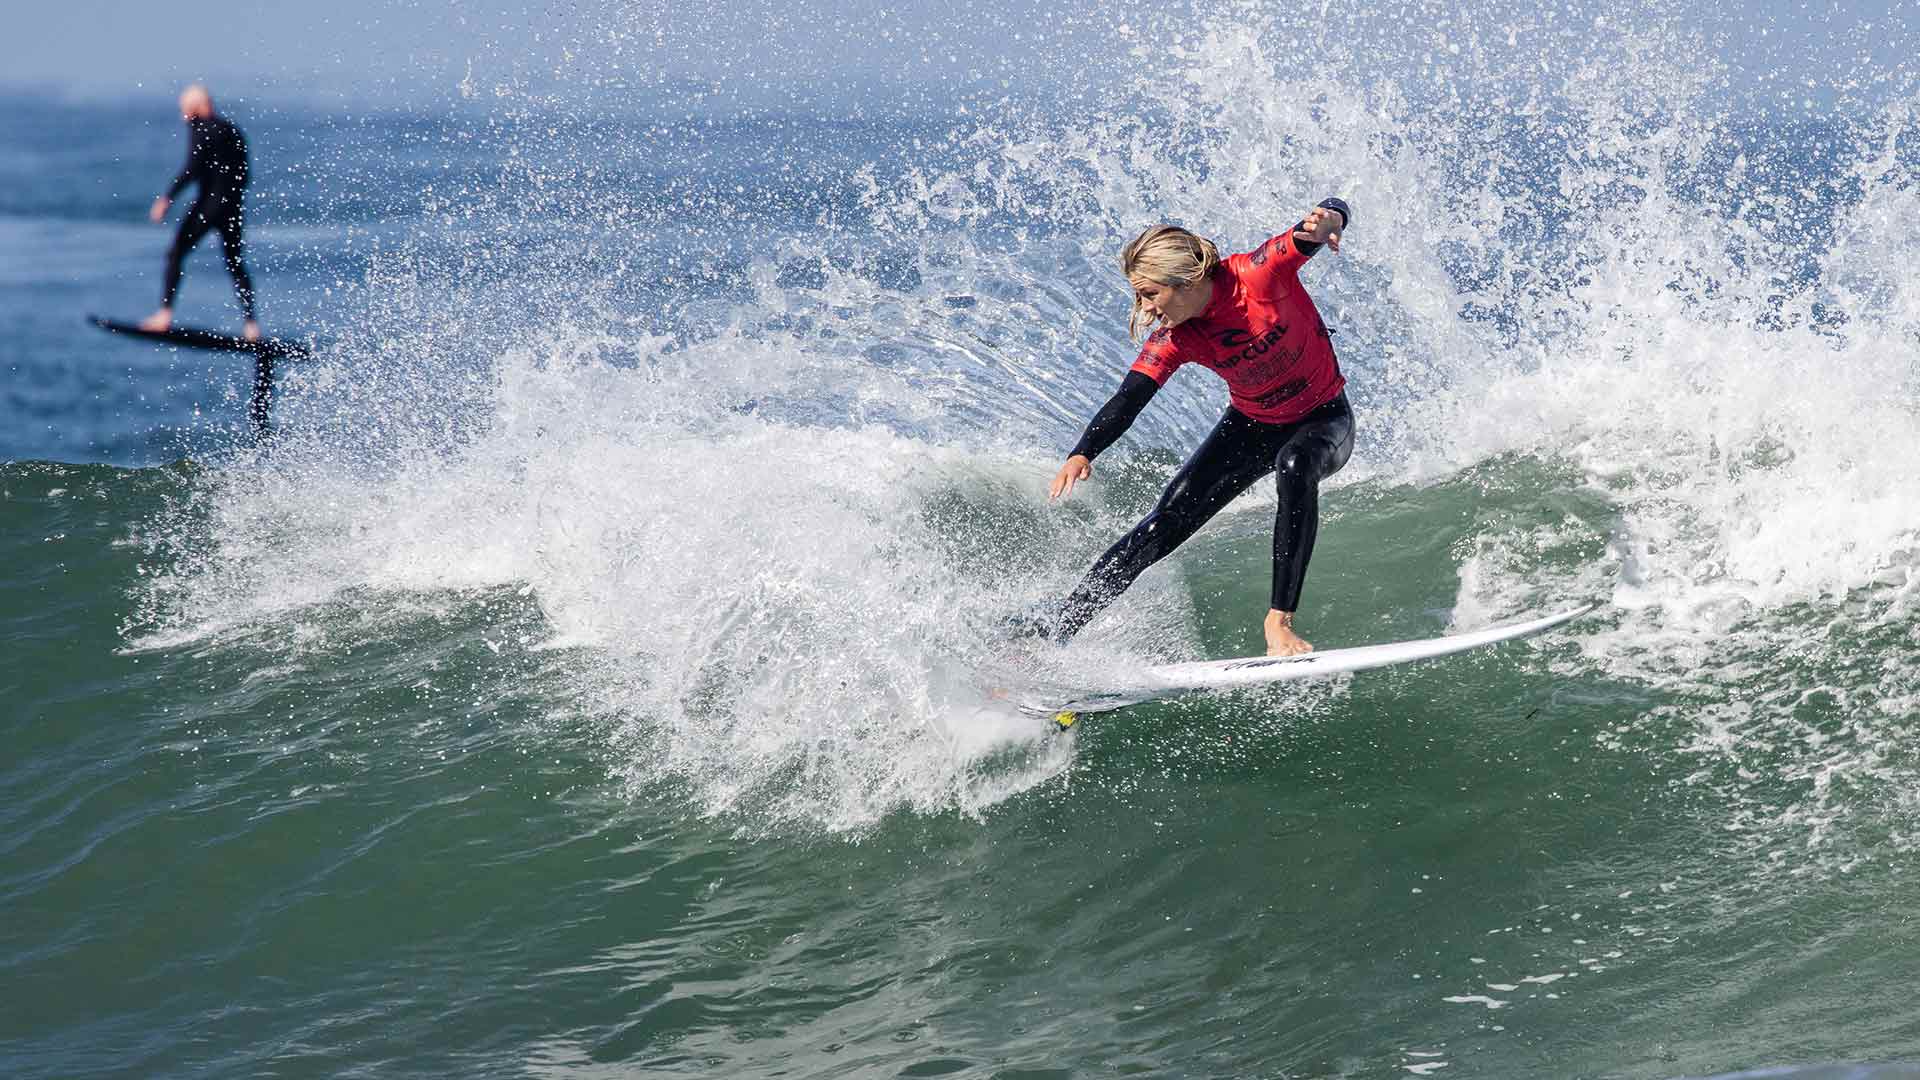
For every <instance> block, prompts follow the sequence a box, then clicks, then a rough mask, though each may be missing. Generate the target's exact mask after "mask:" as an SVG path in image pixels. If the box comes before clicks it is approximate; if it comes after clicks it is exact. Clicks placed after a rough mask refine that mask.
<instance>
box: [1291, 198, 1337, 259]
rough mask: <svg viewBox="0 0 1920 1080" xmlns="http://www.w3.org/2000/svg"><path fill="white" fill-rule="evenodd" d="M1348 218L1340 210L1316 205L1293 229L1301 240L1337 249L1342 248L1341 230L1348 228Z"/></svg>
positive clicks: (1294, 233)
mask: <svg viewBox="0 0 1920 1080" xmlns="http://www.w3.org/2000/svg"><path fill="white" fill-rule="evenodd" d="M1346 225H1347V219H1346V218H1344V217H1341V216H1340V211H1338V210H1329V209H1327V208H1326V207H1324V206H1316V207H1314V208H1313V212H1312V213H1310V214H1308V215H1307V216H1306V219H1305V220H1303V221H1302V222H1300V227H1299V228H1297V229H1295V230H1293V235H1294V236H1295V237H1297V238H1298V239H1301V240H1310V241H1312V242H1313V243H1316V244H1325V245H1327V246H1328V247H1329V248H1332V249H1333V250H1335V251H1339V250H1340V230H1341V229H1343V228H1346Z"/></svg>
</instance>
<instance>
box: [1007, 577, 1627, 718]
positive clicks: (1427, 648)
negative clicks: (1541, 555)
mask: <svg viewBox="0 0 1920 1080" xmlns="http://www.w3.org/2000/svg"><path fill="white" fill-rule="evenodd" d="M1599 606H1600V605H1599V604H1583V605H1581V606H1579V607H1575V608H1569V609H1567V610H1565V611H1561V612H1557V613H1555V614H1552V615H1545V616H1542V617H1540V618H1537V619H1527V620H1524V621H1521V622H1512V623H1505V624H1502V625H1500V626H1489V627H1486V628H1484V629H1481V630H1470V631H1468V632H1466V633H1464V634H1448V635H1445V636H1443V637H1436V638H1422V639H1418V640H1413V641H1395V642H1387V643H1383V644H1377V645H1357V646H1353V647H1351V648H1345V649H1326V650H1317V651H1315V652H1310V653H1301V654H1299V655H1297V656H1243V657H1235V658H1231V659H1226V660H1196V661H1191V662H1188V663H1182V664H1159V665H1155V666H1153V667H1149V668H1146V669H1145V670H1143V671H1142V672H1141V673H1140V679H1139V681H1138V682H1137V683H1134V684H1133V685H1130V686H1127V687H1124V688H1116V689H1114V690H1110V691H1095V692H1084V691H1083V692H1081V693H1080V695H1079V696H1075V697H1071V698H1068V699H1066V700H1060V699H1054V700H1044V699H1042V698H1041V697H1039V696H1037V695H1036V696H1032V697H1029V698H1027V699H1025V700H1023V701H1022V702H1021V705H1020V707H1021V709H1022V710H1023V711H1025V712H1028V713H1030V714H1033V715H1036V716H1046V717H1050V718H1052V720H1053V722H1054V723H1055V725H1057V726H1058V727H1060V728H1061V729H1063V730H1064V729H1066V728H1068V727H1071V726H1072V725H1073V723H1074V722H1075V721H1076V720H1078V719H1079V718H1080V717H1081V716H1083V715H1086V714H1088V713H1099V712H1111V711H1112V710H1114V709H1123V708H1126V707H1127V706H1129V705H1139V704H1142V703H1145V702H1148V701H1159V700H1162V699H1164V698H1169V697H1175V696H1178V695H1181V694H1188V693H1197V692H1201V691H1206V690H1230V689H1233V688H1236V687H1244V686H1263V685H1266V684H1269V683H1280V682H1294V681H1296V680H1300V679H1312V678H1323V677H1326V676H1329V675H1339V674H1344V673H1346V672H1351V671H1366V670H1369V669H1371V668H1379V667H1387V666H1389V665H1392V664H1404V663H1410V662H1412V661H1416V660H1432V659H1436V658H1438V657H1442V656H1451V655H1453V654H1455V653H1461V652H1466V651H1467V650H1469V649H1478V648H1482V647H1484V646H1488V645H1497V644H1499V643H1500V642H1503V641H1514V640H1517V639H1519V638H1524V637H1532V636H1533V635H1535V634H1541V633H1545V632H1546V631H1548V630H1552V629H1553V628H1555V627H1557V626H1563V625H1565V624H1566V623H1569V622H1572V621H1573V620H1575V619H1577V618H1579V617H1580V616H1582V615H1585V614H1587V613H1588V612H1591V611H1593V610H1594V609H1596V608H1598V607H1599ZM1062 717H1066V718H1067V719H1065V720H1062V719H1061V718H1062Z"/></svg>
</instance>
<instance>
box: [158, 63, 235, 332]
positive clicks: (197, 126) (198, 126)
mask: <svg viewBox="0 0 1920 1080" xmlns="http://www.w3.org/2000/svg"><path fill="white" fill-rule="evenodd" d="M180 118H181V119H182V120H185V121H186V122H187V132H188V134H187V163H186V165H185V166H183V167H182V168H181V169H180V174H179V175H178V176H176V177H174V178H173V184H172V186H170V187H168V188H167V193H166V194H165V195H162V196H160V197H159V198H157V199H155V200H153V208H152V209H151V210H149V211H148V212H147V216H148V217H149V218H151V219H152V220H153V221H154V223H155V224H158V223H160V222H162V221H165V220H166V219H167V208H168V207H170V206H172V205H173V200H174V197H175V196H177V195H179V194H180V192H181V191H183V190H184V189H185V188H186V187H187V185H189V184H194V183H198V184H199V185H200V191H199V194H198V195H197V196H196V197H195V198H194V200H193V206H192V207H191V208H189V209H188V210H187V212H186V214H185V215H184V216H182V217H181V219H180V231H179V232H177V233H175V234H174V236H173V246H172V247H170V248H168V249H167V269H166V278H165V283H164V284H163V285H162V286H161V290H160V310H159V311H156V312H154V313H153V314H151V315H149V316H147V317H146V318H144V319H142V320H140V329H142V330H150V331H152V332H154V333H165V332H166V331H167V330H168V329H170V328H171V327H172V326H173V301H174V298H175V297H176V296H178V295H179V294H180V276H181V272H182V267H183V264H184V263H185V262H186V258H187V253H188V252H190V251H192V250H193V246H194V245H195V244H198V243H199V242H200V240H201V238H203V237H205V236H206V235H207V234H208V233H209V232H218V233H219V234H220V248H221V254H222V255H223V256H224V257H225V259H226V263H227V273H228V274H229V275H231V276H232V277H233V291H234V292H235V293H237V294H238V295H239V297H240V310H241V312H242V313H243V314H244V315H245V316H246V320H247V321H246V327H245V329H243V330H242V331H241V336H243V337H245V338H246V339H247V340H248V341H259V340H260V324H259V322H257V321H256V320H255V319H254V314H253V278H252V277H250V276H249V275H248V274H247V264H246V262H245V261H244V256H245V254H246V247H245V240H244V239H243V238H242V236H241V228H242V225H243V224H244V223H243V221H242V210H243V204H244V203H245V201H246V194H247V140H246V138H245V137H244V136H242V135H241V134H240V129H239V128H237V127H235V126H234V125H233V122H232V121H230V120H228V119H227V118H226V117H224V116H221V115H220V114H219V113H216V112H214V111H213V96H212V95H211V94H209V93H207V88H206V87H204V86H201V85H199V84H197V83H196V84H195V85H193V86H189V87H187V88H186V89H185V90H182V91H181V92H180Z"/></svg>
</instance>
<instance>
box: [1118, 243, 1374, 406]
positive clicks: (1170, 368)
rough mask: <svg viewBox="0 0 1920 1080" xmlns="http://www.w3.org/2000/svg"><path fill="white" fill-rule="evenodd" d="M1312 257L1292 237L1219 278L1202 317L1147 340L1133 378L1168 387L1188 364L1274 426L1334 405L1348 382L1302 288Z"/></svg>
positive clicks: (1237, 258) (1234, 258)
mask: <svg viewBox="0 0 1920 1080" xmlns="http://www.w3.org/2000/svg"><path fill="white" fill-rule="evenodd" d="M1306 261H1307V256H1306V255H1304V254H1301V252H1300V249H1299V247H1298V246H1296V245H1295V244H1294V242H1293V230H1291V229H1289V230H1287V231H1286V232H1284V233H1281V234H1280V235H1279V236H1276V237H1274V238H1273V239H1271V240H1268V241H1267V242H1266V243H1264V244H1261V245H1260V246H1259V247H1257V248H1255V249H1254V250H1252V251H1249V252H1247V253H1246V254H1243V255H1229V256H1227V257H1226V259H1224V260H1222V262H1221V264H1220V268H1219V269H1218V270H1215V271H1214V272H1213V299H1212V300H1211V301H1209V302H1208V303H1207V309H1206V310H1205V311H1202V312H1201V313H1200V314H1198V315H1196V316H1194V317H1193V318H1191V319H1188V320H1187V321H1186V322H1183V323H1181V324H1180V325H1179V326H1176V327H1173V328H1172V329H1168V328H1167V327H1164V326H1163V327H1161V328H1160V329H1158V330H1155V331H1154V332H1153V334H1152V336H1150V337H1148V338H1147V343H1146V344H1145V345H1144V346H1142V347H1141V349H1140V358H1139V359H1137V360H1135V361H1134V362H1133V370H1135V371H1137V372H1139V373H1140V374H1142V375H1145V376H1147V377H1148V378H1150V379H1152V380H1153V381H1154V382H1156V383H1159V384H1160V385H1162V386H1165V385H1166V382H1167V379H1168V377H1169V376H1171V375H1172V374H1173V373H1174V372H1175V371H1177V370H1179V368H1180V365H1182V364H1199V365H1201V366H1202V367H1205V368H1208V369H1210V370H1212V371H1213V372H1214V373H1215V374H1217V375H1219V376H1220V377H1221V378H1222V379H1225V380H1226V381H1227V390H1228V393H1229V394H1230V395H1231V397H1232V401H1233V407H1234V408H1236V409H1239V410H1240V411H1241V412H1243V413H1245V414H1247V416H1249V417H1251V418H1252V419H1255V420H1258V421H1260V422H1262V423H1267V424H1288V423H1292V422H1293V421H1295V420H1298V419H1300V418H1301V417H1303V416H1305V415H1307V414H1308V413H1310V412H1312V411H1313V410H1314V409H1316V408H1318V407H1320V406H1321V405H1324V404H1326V403H1327V402H1329V401H1332V400H1333V399H1334V397H1335V396H1336V395H1338V394H1339V393H1340V391H1341V389H1342V388H1343V387H1345V386H1346V385H1347V380H1346V378H1345V377H1344V376H1342V375H1341V374H1340V363H1339V361H1338V360H1336V359H1334V355H1333V343H1332V342H1331V341H1329V340H1328V338H1327V328H1326V324H1324V323H1322V322H1321V321H1320V312H1319V311H1318V310H1316V309H1315V308H1314V306H1313V300H1312V298H1310V297H1308V296H1307V290H1306V289H1305V288H1304V287H1302V286H1301V284H1300V266H1301V264H1302V263H1304V262H1306Z"/></svg>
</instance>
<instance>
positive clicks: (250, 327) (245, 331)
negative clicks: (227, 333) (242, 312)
mask: <svg viewBox="0 0 1920 1080" xmlns="http://www.w3.org/2000/svg"><path fill="white" fill-rule="evenodd" d="M240 336H241V337H243V338H246V339H247V340H248V341H259V340H260V324H259V323H257V322H254V321H253V320H252V319H248V320H247V325H246V326H245V327H244V328H242V329H241V331H240Z"/></svg>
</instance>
